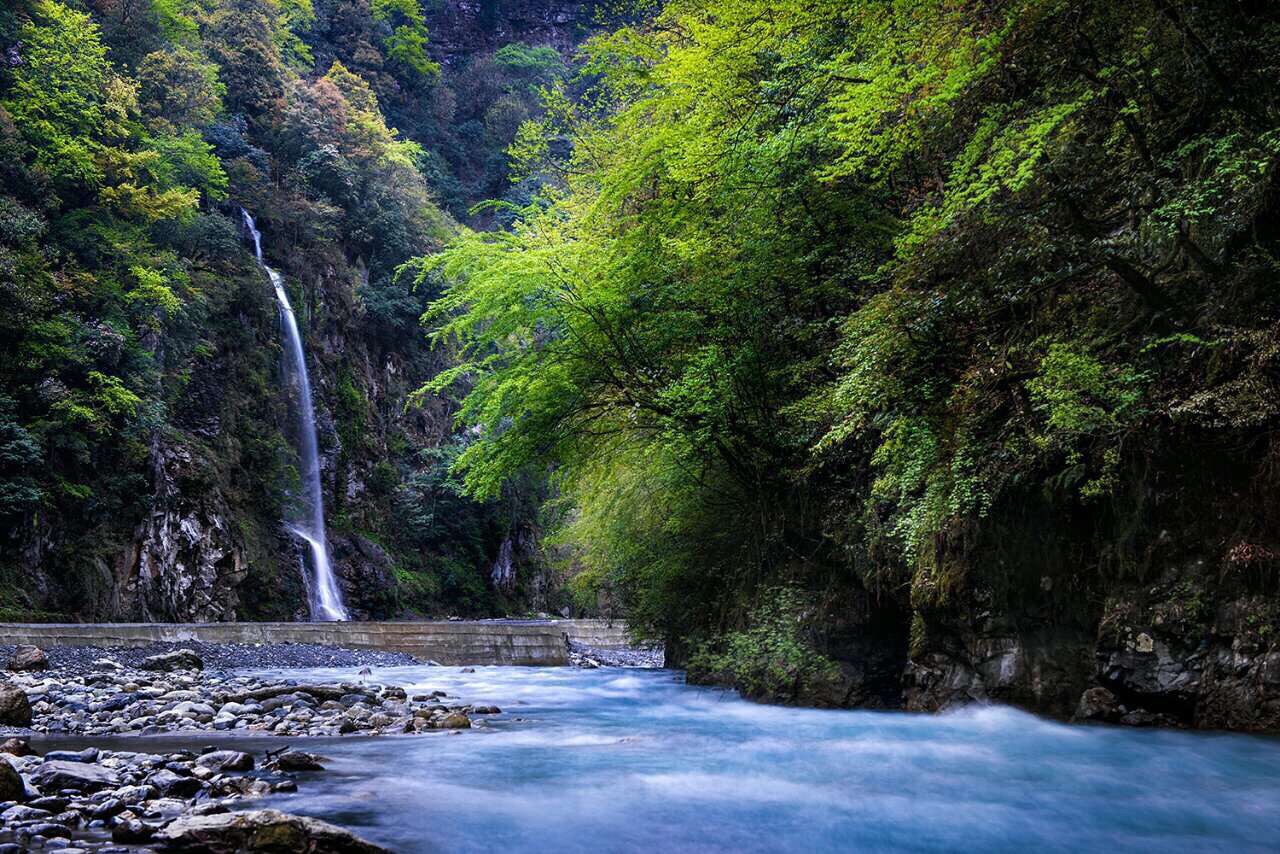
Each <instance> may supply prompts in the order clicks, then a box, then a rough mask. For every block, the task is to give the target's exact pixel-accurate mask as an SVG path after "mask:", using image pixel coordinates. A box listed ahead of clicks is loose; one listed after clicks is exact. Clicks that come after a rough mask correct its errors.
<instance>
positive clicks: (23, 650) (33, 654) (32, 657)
mask: <svg viewBox="0 0 1280 854" xmlns="http://www.w3.org/2000/svg"><path fill="white" fill-rule="evenodd" d="M48 667H49V656H47V655H45V653H44V650H42V649H41V648H40V647H38V646H32V645H31V644H25V643H20V644H18V647H17V649H15V650H14V651H13V655H12V656H10V657H9V664H8V668H9V669H10V670H46V669H48Z"/></svg>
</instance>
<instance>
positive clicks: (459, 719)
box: [435, 712, 471, 729]
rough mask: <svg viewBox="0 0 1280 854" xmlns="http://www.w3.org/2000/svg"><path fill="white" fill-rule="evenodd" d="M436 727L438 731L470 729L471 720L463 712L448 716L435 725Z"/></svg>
mask: <svg viewBox="0 0 1280 854" xmlns="http://www.w3.org/2000/svg"><path fill="white" fill-rule="evenodd" d="M435 727H436V728H437V729H470V728H471V718H469V717H467V716H466V715H464V714H463V713H462V712H453V713H452V714H449V715H446V716H445V717H444V719H443V720H441V721H440V722H439V723H437V724H435Z"/></svg>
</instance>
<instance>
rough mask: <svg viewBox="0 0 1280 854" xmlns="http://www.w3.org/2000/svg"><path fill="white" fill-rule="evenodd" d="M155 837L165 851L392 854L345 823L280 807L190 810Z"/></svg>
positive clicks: (221, 853) (220, 853)
mask: <svg viewBox="0 0 1280 854" xmlns="http://www.w3.org/2000/svg"><path fill="white" fill-rule="evenodd" d="M155 840H156V841H157V842H158V843H160V845H161V846H162V848H161V850H164V851H188V852H202V854H232V852H267V851H270V852H286V851H306V852H310V854H387V849H385V848H382V847H380V846H378V845H374V844H373V843H371V842H366V841H365V840H363V839H361V838H360V837H358V836H356V835H354V834H352V833H349V832H348V831H346V830H343V829H342V828H340V827H336V826H335V825H332V824H329V823H327V822H323V821H319V820H317V819H314V818H307V817H305V816H297V815H290V814H288V813H282V812H280V811H279V810H254V811H252V812H242V813H226V814H222V815H204V816H186V817H184V818H180V819H178V820H177V821H174V822H173V823H171V824H170V825H168V826H167V827H165V828H164V829H162V830H161V831H160V832H159V833H157V834H156V837H155Z"/></svg>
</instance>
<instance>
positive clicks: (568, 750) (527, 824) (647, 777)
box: [253, 667, 1280, 852]
mask: <svg viewBox="0 0 1280 854" xmlns="http://www.w3.org/2000/svg"><path fill="white" fill-rule="evenodd" d="M468 670H470V669H468ZM280 673H281V674H282V675H288V676H292V677H298V676H300V675H304V676H313V677H315V678H317V679H327V680H341V679H352V678H353V676H354V674H353V672H352V671H351V670H349V669H316V670H308V671H298V670H288V671H280ZM368 678H372V679H374V680H377V681H380V682H386V683H394V684H400V685H404V686H405V687H406V688H408V689H409V691H410V693H413V692H414V691H415V690H419V689H422V690H434V689H442V690H445V691H448V692H449V693H450V694H453V695H457V696H459V697H461V698H464V699H465V700H466V701H467V702H472V703H480V702H484V703H493V704H496V705H498V706H501V707H502V709H503V714H502V715H499V716H497V717H496V718H493V719H490V720H489V722H488V723H487V724H486V725H485V726H484V727H483V728H481V729H476V730H472V731H469V732H462V733H458V734H446V733H441V734H438V735H430V736H426V737H423V736H417V737H383V738H377V739H363V738H361V739H344V740H324V741H316V742H313V743H312V744H311V745H310V747H309V748H308V749H312V750H315V751H317V752H319V753H322V754H323V755H325V756H327V757H329V758H330V759H331V760H332V761H330V762H328V763H326V764H327V765H328V768H329V770H328V771H326V772H323V773H316V774H314V775H308V778H307V779H301V780H300V781H299V782H300V787H299V792H298V794H296V795H277V796H272V797H271V798H269V799H267V801H266V802H262V801H258V802H255V803H254V804H253V806H254V807H261V806H273V807H278V808H280V809H283V810H287V811H291V812H298V813H305V814H309V815H313V816H316V817H318V818H323V819H327V820H329V821H332V822H334V823H337V824H340V825H342V826H344V827H347V828H349V829H351V830H354V831H355V832H357V833H359V834H361V835H363V836H365V837H366V838H369V839H370V840H373V841H376V842H380V843H382V844H384V845H387V846H389V847H391V848H393V849H395V850H397V851H417V852H437V851H439V852H492V851H546V852H579V851H580V852H623V851H667V852H673V851H681V852H683V851H707V852H710V851H734V852H739V851H784V850H785V851H803V852H812V851H837V850H838V851H850V850H857V851H956V850H967V851H1026V850H1037V849H1038V850H1052V851H1104V850H1105V851H1153V850H1158V851H1161V852H1170V851H1237V852H1238V851H1274V850H1277V849H1278V848H1280V740H1276V739H1270V738H1261V737H1254V736H1244V735H1228V734H1204V733H1189V732H1176V731H1156V730H1135V729H1124V728H1110V727H1093V726H1069V725H1064V724H1059V723H1054V722H1050V721H1046V720H1043V719H1040V718H1036V717H1034V716H1032V715H1028V714H1024V713H1022V712H1018V711H1015V710H1013V709H1009V708H1003V707H974V708H970V709H966V710H963V711H959V712H955V713H950V714H943V715H936V716H929V715H909V714H900V713H889V712H865V711H822V710H813V709H791V708H780V707H772V706H762V705H757V704H753V703H748V702H745V701H743V700H741V699H739V698H738V697H737V696H736V695H735V694H733V693H730V692H724V691H719V690H713V689H706V688H697V687H691V686H687V685H685V684H684V681H683V676H682V674H680V673H678V672H675V671H670V670H623V669H615V668H601V669H598V670H578V669H572V668H517V667H477V668H475V669H474V670H473V671H471V672H467V671H464V670H463V669H461V668H454V667H386V668H378V669H375V671H374V673H373V675H372V677H368ZM517 718H522V719H523V720H517Z"/></svg>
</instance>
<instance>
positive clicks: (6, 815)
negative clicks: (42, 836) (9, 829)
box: [0, 805, 53, 824]
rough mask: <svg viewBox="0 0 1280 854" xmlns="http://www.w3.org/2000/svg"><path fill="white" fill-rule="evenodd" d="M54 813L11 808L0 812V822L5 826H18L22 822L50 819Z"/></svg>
mask: <svg viewBox="0 0 1280 854" xmlns="http://www.w3.org/2000/svg"><path fill="white" fill-rule="evenodd" d="M52 815H53V813H51V812H49V811H48V810H42V809H40V808H38V807H24V806H21V805H19V806H16V807H9V808H8V809H7V810H5V811H4V812H0V821H3V822H4V823H5V824H16V823H17V822H20V821H40V820H42V819H46V818H50V817H51V816H52Z"/></svg>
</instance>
